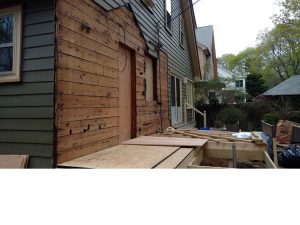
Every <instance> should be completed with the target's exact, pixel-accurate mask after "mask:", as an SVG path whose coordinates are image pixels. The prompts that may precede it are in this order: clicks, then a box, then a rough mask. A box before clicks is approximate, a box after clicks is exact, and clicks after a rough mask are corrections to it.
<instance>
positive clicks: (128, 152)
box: [59, 145, 179, 169]
mask: <svg viewBox="0 0 300 225" xmlns="http://www.w3.org/2000/svg"><path fill="white" fill-rule="evenodd" d="M178 149H179V147H157V146H134V145H118V146H115V147H112V148H109V149H106V150H103V151H98V152H96V153H93V154H90V155H87V156H84V157H81V158H78V159H74V160H72V161H69V162H65V163H62V164H60V165H59V166H60V167H75V168H76V167H78V168H90V169H97V168H99V169H100V168H149V169H150V168H154V167H155V166H157V165H158V164H160V163H161V162H162V161H164V160H165V159H166V158H168V157H169V156H170V155H171V154H173V153H174V152H176V151H177V150H178Z"/></svg>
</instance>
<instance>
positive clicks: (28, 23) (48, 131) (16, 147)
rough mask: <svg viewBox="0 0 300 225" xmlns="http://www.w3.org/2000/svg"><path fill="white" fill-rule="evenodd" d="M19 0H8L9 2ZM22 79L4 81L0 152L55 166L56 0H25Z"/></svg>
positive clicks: (0, 94)
mask: <svg viewBox="0 0 300 225" xmlns="http://www.w3.org/2000/svg"><path fill="white" fill-rule="evenodd" d="M6 2H7V3H16V2H19V1H12V0H11V1H5V3H6ZM22 3H23V37H22V45H23V48H22V58H23V60H22V73H21V82H18V83H10V84H0V154H25V155H30V160H29V167H38V168H47V167H48V168H49V167H53V157H54V147H53V146H54V144H53V142H54V74H55V72H54V67H55V66H54V61H55V60H54V51H55V45H54V42H55V39H54V36H55V35H54V28H55V16H54V15H55V9H54V7H55V6H54V0H24V1H22Z"/></svg>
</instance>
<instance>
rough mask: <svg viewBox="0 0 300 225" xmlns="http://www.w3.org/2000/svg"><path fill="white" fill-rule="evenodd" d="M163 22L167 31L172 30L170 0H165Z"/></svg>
mask: <svg viewBox="0 0 300 225" xmlns="http://www.w3.org/2000/svg"><path fill="white" fill-rule="evenodd" d="M165 23H166V28H167V30H168V31H169V32H172V0H165Z"/></svg>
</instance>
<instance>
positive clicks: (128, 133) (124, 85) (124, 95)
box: [119, 46, 133, 143]
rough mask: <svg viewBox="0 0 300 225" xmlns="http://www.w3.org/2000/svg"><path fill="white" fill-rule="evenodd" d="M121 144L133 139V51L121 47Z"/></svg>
mask: <svg viewBox="0 0 300 225" xmlns="http://www.w3.org/2000/svg"><path fill="white" fill-rule="evenodd" d="M119 54H120V55H119V135H120V136H119V142H120V143H121V142H123V141H126V140H129V139H131V137H132V113H133V112H132V88H131V87H132V79H131V74H132V62H131V60H132V57H131V51H130V50H129V49H127V48H124V47H122V46H120V47H119Z"/></svg>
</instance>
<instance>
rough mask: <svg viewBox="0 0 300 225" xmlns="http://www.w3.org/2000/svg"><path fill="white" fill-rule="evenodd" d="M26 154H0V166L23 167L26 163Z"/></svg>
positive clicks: (6, 167) (5, 167) (9, 167)
mask: <svg viewBox="0 0 300 225" xmlns="http://www.w3.org/2000/svg"><path fill="white" fill-rule="evenodd" d="M28 159H29V156H28V155H0V168H2V169H24V168H26V167H27V164H28Z"/></svg>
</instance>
